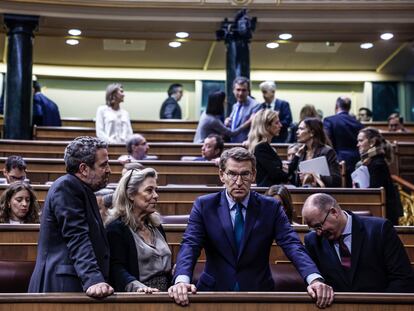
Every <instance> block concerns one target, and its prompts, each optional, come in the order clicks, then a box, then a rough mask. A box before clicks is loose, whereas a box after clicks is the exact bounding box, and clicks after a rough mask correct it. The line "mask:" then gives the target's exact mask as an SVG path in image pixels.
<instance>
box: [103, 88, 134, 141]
mask: <svg viewBox="0 0 414 311" xmlns="http://www.w3.org/2000/svg"><path fill="white" fill-rule="evenodd" d="M124 97H125V94H124V88H123V86H122V85H121V84H119V83H112V84H109V85H108V86H107V87H106V96H105V98H106V105H104V106H99V107H98V110H97V111H96V136H97V137H98V138H100V139H102V140H104V141H106V142H107V143H110V144H122V143H125V142H126V141H127V139H128V138H129V136H131V135H132V127H131V120H130V119H129V113H128V111H126V110H125V109H122V108H121V103H122V102H123V101H124Z"/></svg>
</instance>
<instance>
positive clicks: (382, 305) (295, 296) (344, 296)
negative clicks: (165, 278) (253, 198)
mask: <svg viewBox="0 0 414 311" xmlns="http://www.w3.org/2000/svg"><path fill="white" fill-rule="evenodd" d="M189 301H190V305H189V306H188V307H187V308H186V309H185V310H189V311H208V310H220V311H234V310H252V311H258V310H260V311H274V310H291V311H307V310H312V311H314V310H317V308H316V306H315V303H314V301H313V300H312V299H311V298H310V297H309V296H308V294H307V293H304V292H292V293H288V292H258V293H254V292H205V293H203V292H199V293H197V294H195V295H190V297H189ZM3 310H4V311H6V310H7V311H9V310H13V311H30V310H36V311H39V310H43V311H54V310H65V311H86V310H87V311H102V310H104V311H105V310H117V311H136V310H145V311H178V310H183V308H182V307H180V306H178V305H175V304H174V303H173V301H172V300H171V298H170V297H169V296H168V294H167V293H154V294H151V295H146V294H141V293H115V294H113V295H112V296H109V297H106V298H103V299H94V298H90V297H87V296H86V295H85V294H83V293H49V294H0V311H3ZM329 310H332V311H336V310H338V311H339V310H342V311H354V310H370V311H383V310H384V311H401V310H404V311H408V310H414V294H388V293H336V294H335V301H334V304H333V305H332V306H331V307H330V309H329Z"/></svg>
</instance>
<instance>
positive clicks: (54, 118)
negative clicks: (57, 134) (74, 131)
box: [33, 81, 62, 126]
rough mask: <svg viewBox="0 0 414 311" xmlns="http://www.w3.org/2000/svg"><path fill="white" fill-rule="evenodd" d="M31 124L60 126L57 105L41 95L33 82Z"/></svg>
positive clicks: (35, 82)
mask: <svg viewBox="0 0 414 311" xmlns="http://www.w3.org/2000/svg"><path fill="white" fill-rule="evenodd" d="M33 124H36V125H43V126H62V121H61V119H60V113H59V107H58V105H56V103H55V102H54V101H52V100H51V99H49V98H48V97H46V95H44V94H43V93H42V90H41V86H40V83H39V82H37V81H33Z"/></svg>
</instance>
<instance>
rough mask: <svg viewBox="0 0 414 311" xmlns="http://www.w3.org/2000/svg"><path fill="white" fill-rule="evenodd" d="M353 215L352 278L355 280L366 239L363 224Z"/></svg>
mask: <svg viewBox="0 0 414 311" xmlns="http://www.w3.org/2000/svg"><path fill="white" fill-rule="evenodd" d="M350 215H351V217H352V246H351V271H350V280H351V282H352V281H353V280H354V276H355V271H356V268H357V266H358V260H359V256H360V254H361V248H362V244H363V242H364V239H365V232H364V228H363V227H362V226H361V224H360V222H359V221H358V219H357V218H356V217H355V216H354V215H352V214H350Z"/></svg>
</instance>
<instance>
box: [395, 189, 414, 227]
mask: <svg viewBox="0 0 414 311" xmlns="http://www.w3.org/2000/svg"><path fill="white" fill-rule="evenodd" d="M398 188H399V193H400V198H401V203H402V206H403V211H404V215H403V216H402V217H400V219H399V221H398V223H399V225H401V226H414V193H412V192H411V193H407V192H405V191H404V190H403V189H402V187H401V186H400V185H398Z"/></svg>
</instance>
